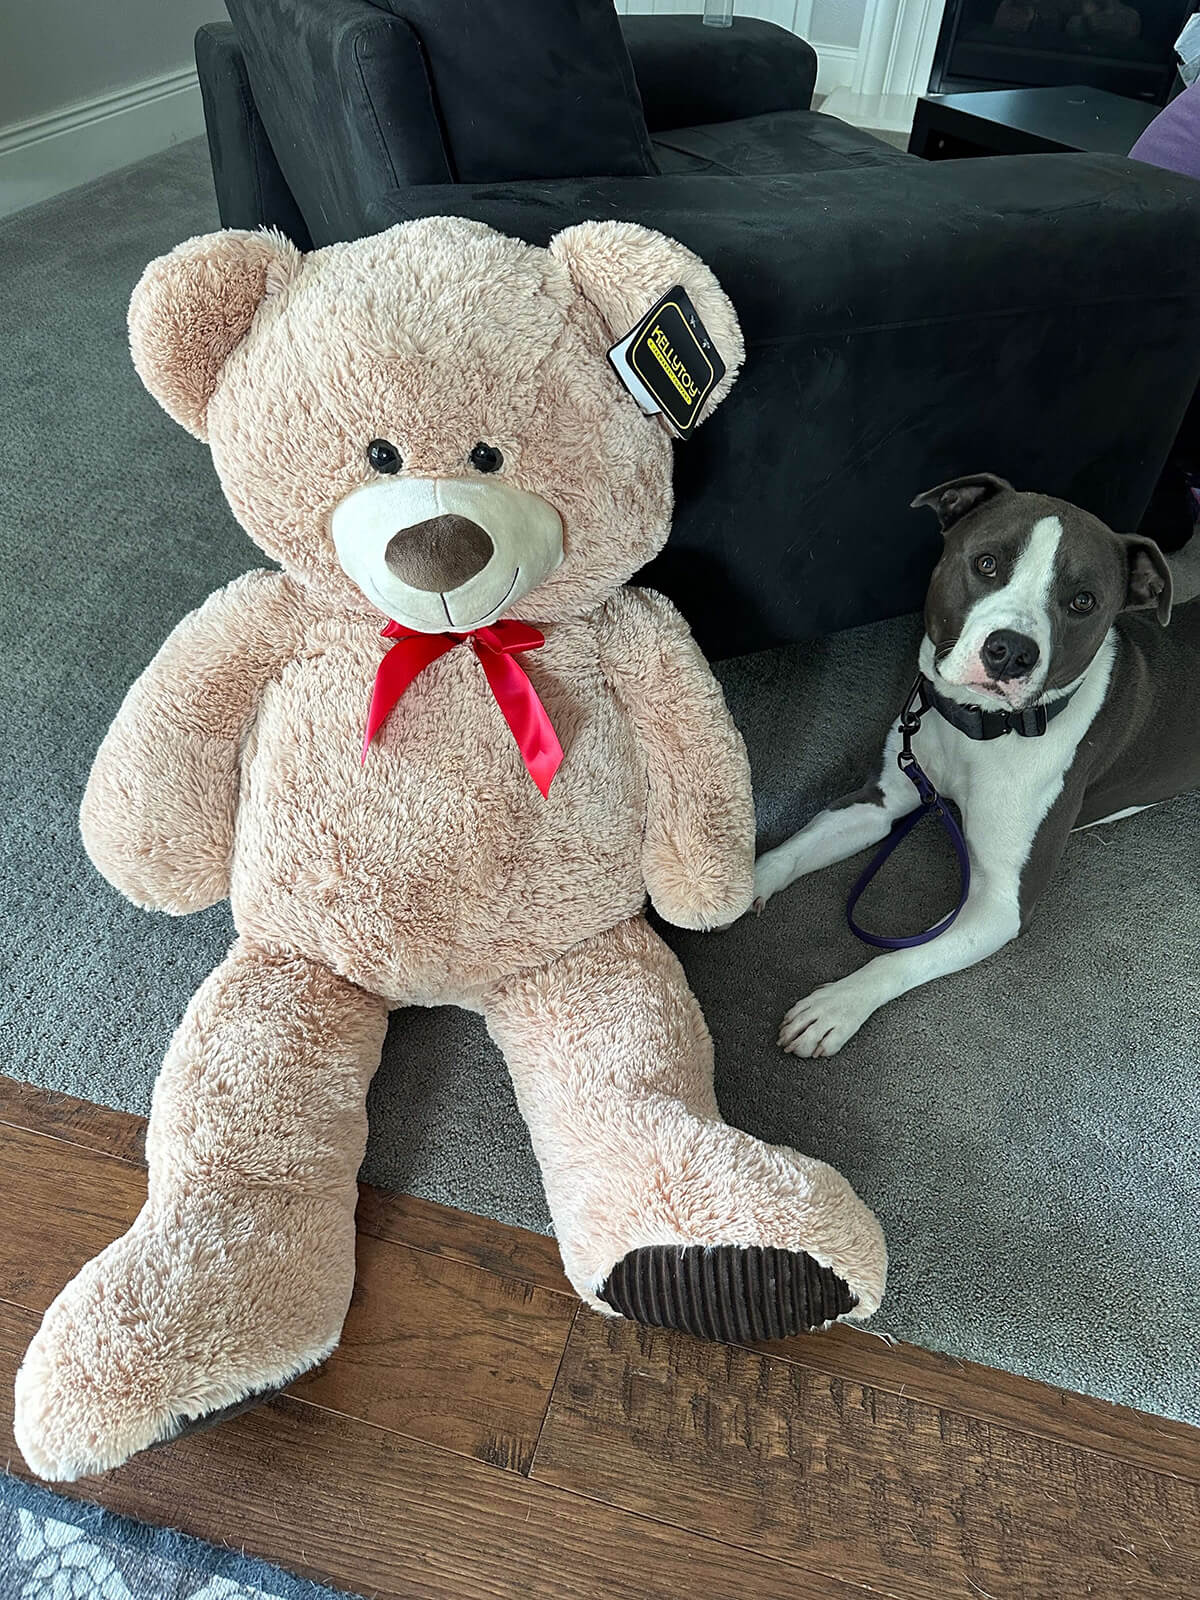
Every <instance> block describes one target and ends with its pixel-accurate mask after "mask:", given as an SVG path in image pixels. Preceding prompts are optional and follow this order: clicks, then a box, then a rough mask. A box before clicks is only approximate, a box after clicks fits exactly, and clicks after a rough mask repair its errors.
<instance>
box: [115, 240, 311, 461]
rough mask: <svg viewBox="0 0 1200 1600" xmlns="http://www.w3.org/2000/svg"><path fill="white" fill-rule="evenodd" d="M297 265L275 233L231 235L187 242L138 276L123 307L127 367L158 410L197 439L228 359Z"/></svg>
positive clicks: (296, 258)
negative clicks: (126, 307) (130, 357)
mask: <svg viewBox="0 0 1200 1600" xmlns="http://www.w3.org/2000/svg"><path fill="white" fill-rule="evenodd" d="M302 260H303V257H302V256H301V254H300V252H299V250H297V249H296V247H295V245H293V244H291V243H290V242H289V241H288V240H287V239H285V238H284V237H283V235H282V234H280V233H274V232H265V231H264V232H262V233H244V232H235V231H234V230H232V229H231V230H228V231H226V232H223V233H206V234H201V235H200V236H199V237H198V238H195V239H188V240H187V241H186V242H185V243H184V244H181V245H177V246H176V248H175V249H174V250H172V251H171V253H170V254H169V255H165V256H159V258H158V259H157V260H156V261H152V262H151V263H150V265H149V266H148V267H147V268H146V270H145V272H143V273H142V276H141V280H140V282H139V283H138V286H137V288H136V289H135V290H134V291H133V298H132V299H131V300H130V302H129V346H130V349H131V351H132V353H133V364H134V366H135V367H136V368H137V372H138V376H139V377H140V378H141V380H142V382H143V383H144V384H145V385H146V387H147V389H149V391H150V393H151V394H152V395H153V396H154V398H155V399H156V400H157V401H158V403H159V405H161V406H162V408H163V410H164V411H166V412H167V413H168V414H169V415H170V416H172V417H174V419H175V421H176V422H178V423H181V424H182V426H183V427H185V428H186V429H187V430H188V432H189V433H194V434H195V435H196V437H197V438H198V439H203V438H205V437H206V436H207V430H206V423H205V415H206V412H207V410H208V402H209V401H210V400H211V399H212V396H213V391H214V390H215V389H216V387H217V382H218V379H219V378H220V375H221V368H222V367H223V366H224V365H225V362H226V361H227V360H228V358H229V355H230V352H231V351H232V350H233V349H234V347H235V346H236V345H237V344H238V343H239V342H240V341H241V339H243V338H244V337H245V334H246V332H247V330H248V329H249V327H250V324H251V322H253V320H254V316H255V313H256V312H257V311H258V308H259V306H260V305H262V303H263V301H264V300H265V299H267V298H268V297H269V296H271V295H274V294H278V293H279V292H280V291H281V290H282V289H283V288H284V287H285V286H286V285H287V284H288V283H289V282H290V281H291V279H292V278H293V277H294V276H295V274H296V273H297V272H298V271H299V269H300V265H301V262H302Z"/></svg>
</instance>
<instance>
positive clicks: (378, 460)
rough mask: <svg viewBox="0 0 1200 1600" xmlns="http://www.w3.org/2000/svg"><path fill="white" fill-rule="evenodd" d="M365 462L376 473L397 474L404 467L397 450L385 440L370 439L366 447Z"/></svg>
mask: <svg viewBox="0 0 1200 1600" xmlns="http://www.w3.org/2000/svg"><path fill="white" fill-rule="evenodd" d="M367 460H368V461H369V462H370V464H371V466H373V467H374V468H375V471H376V472H399V471H400V468H401V467H402V466H403V465H404V462H403V460H402V459H401V456H400V452H399V450H397V449H396V446H395V445H394V444H390V443H389V442H388V440H387V439H372V440H371V442H370V444H369V445H368V446H367Z"/></svg>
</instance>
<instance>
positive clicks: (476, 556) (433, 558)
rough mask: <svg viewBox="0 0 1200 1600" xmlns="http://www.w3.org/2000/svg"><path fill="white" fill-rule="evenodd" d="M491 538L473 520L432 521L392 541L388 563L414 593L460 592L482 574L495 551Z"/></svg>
mask: <svg viewBox="0 0 1200 1600" xmlns="http://www.w3.org/2000/svg"><path fill="white" fill-rule="evenodd" d="M495 548H496V547H495V545H493V543H492V541H491V539H490V537H489V536H488V535H487V534H486V533H485V532H484V530H483V529H482V528H481V527H480V526H479V524H478V523H477V522H472V521H471V519H470V518H469V517H456V516H449V515H448V516H444V517H430V518H429V520H428V521H427V522H415V523H414V524H413V525H412V527H411V528H401V530H400V532H399V533H394V534H393V535H392V537H391V538H390V539H389V540H388V543H387V549H386V550H385V551H384V553H383V559H384V562H385V563H386V565H387V569H388V571H389V572H390V573H391V575H392V576H393V578H399V580H400V582H401V583H406V584H408V586H409V588H410V589H425V590H435V589H436V590H439V591H441V592H443V593H445V592H447V591H449V590H451V589H458V588H461V586H462V585H463V584H464V583H466V582H467V581H468V579H470V578H473V577H474V576H475V574H476V573H477V572H482V571H483V569H484V567H486V566H487V564H488V562H489V561H490V560H491V559H492V555H493V553H494V551H495Z"/></svg>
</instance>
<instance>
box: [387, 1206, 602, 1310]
mask: <svg viewBox="0 0 1200 1600" xmlns="http://www.w3.org/2000/svg"><path fill="white" fill-rule="evenodd" d="M358 1229H359V1232H360V1233H369V1234H373V1235H374V1236H375V1238H377V1239H394V1240H396V1241H397V1242H399V1243H400V1244H406V1245H408V1246H410V1248H412V1249H415V1250H427V1251H429V1253H430V1254H431V1255H435V1256H449V1257H450V1258H451V1260H454V1261H463V1262H465V1263H467V1264H468V1265H469V1266H475V1267H482V1268H483V1269H484V1271H485V1272H494V1273H496V1274H497V1276H499V1277H501V1278H514V1279H518V1280H519V1281H520V1282H522V1283H532V1284H536V1285H537V1287H538V1288H539V1289H546V1290H549V1291H550V1292H551V1293H553V1294H561V1295H566V1296H568V1297H569V1298H570V1300H571V1302H572V1304H577V1303H578V1302H577V1300H576V1295H575V1291H574V1289H572V1288H571V1285H570V1284H569V1283H568V1282H567V1280H566V1277H565V1275H564V1273H563V1269H562V1261H561V1258H560V1257H559V1254H558V1244H557V1242H556V1241H555V1240H554V1239H550V1238H547V1236H546V1235H545V1234H544V1233H531V1232H530V1231H529V1230H528V1229H527V1228H510V1227H506V1226H505V1225H504V1224H503V1223H500V1222H494V1221H493V1220H492V1219H491V1218H490V1217H477V1216H474V1215H473V1214H472V1213H471V1212H469V1211H456V1210H454V1209H453V1208H452V1207H451V1206H439V1205H435V1204H434V1203H433V1202H432V1201H430V1200H419V1199H417V1197H416V1196H415V1195H410V1194H389V1193H387V1192H386V1191H385V1190H383V1189H373V1188H371V1187H370V1185H369V1184H363V1185H362V1187H361V1188H360V1189H359V1194H358Z"/></svg>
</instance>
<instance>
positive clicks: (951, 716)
mask: <svg viewBox="0 0 1200 1600" xmlns="http://www.w3.org/2000/svg"><path fill="white" fill-rule="evenodd" d="M1074 693H1075V691H1074V689H1072V690H1071V693H1070V694H1064V695H1060V696H1059V698H1058V699H1057V700H1051V701H1050V702H1049V703H1048V704H1045V705H1040V706H1027V707H1026V708H1025V710H1024V711H1001V710H999V709H997V710H995V711H990V710H989V711H985V710H984V709H983V707H982V706H964V705H961V704H960V703H959V702H958V701H957V700H949V699H947V698H946V696H945V695H942V694H939V693H938V692H937V690H936V689H935V688H934V686H933V684H932V683H930V681H929V679H928V678H926V677H922V678H921V701H920V705H921V710H922V711H927V710H929V709H930V708H932V709H933V710H934V711H936V712H937V713H938V714H939V716H942V717H944V718H945V719H946V721H947V722H948V723H949V724H950V726H951V727H952V728H957V729H958V731H959V733H965V734H966V736H967V738H968V739H1002V738H1003V737H1004V735H1005V734H1006V733H1016V734H1020V736H1021V738H1022V739H1037V738H1040V737H1041V735H1042V734H1043V733H1045V731H1046V729H1047V728H1048V727H1049V725H1050V724H1051V723H1052V722H1053V721H1054V719H1055V717H1056V716H1057V715H1058V714H1059V712H1060V711H1065V710H1066V708H1067V706H1069V705H1070V703H1071V697H1072V695H1074Z"/></svg>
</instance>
